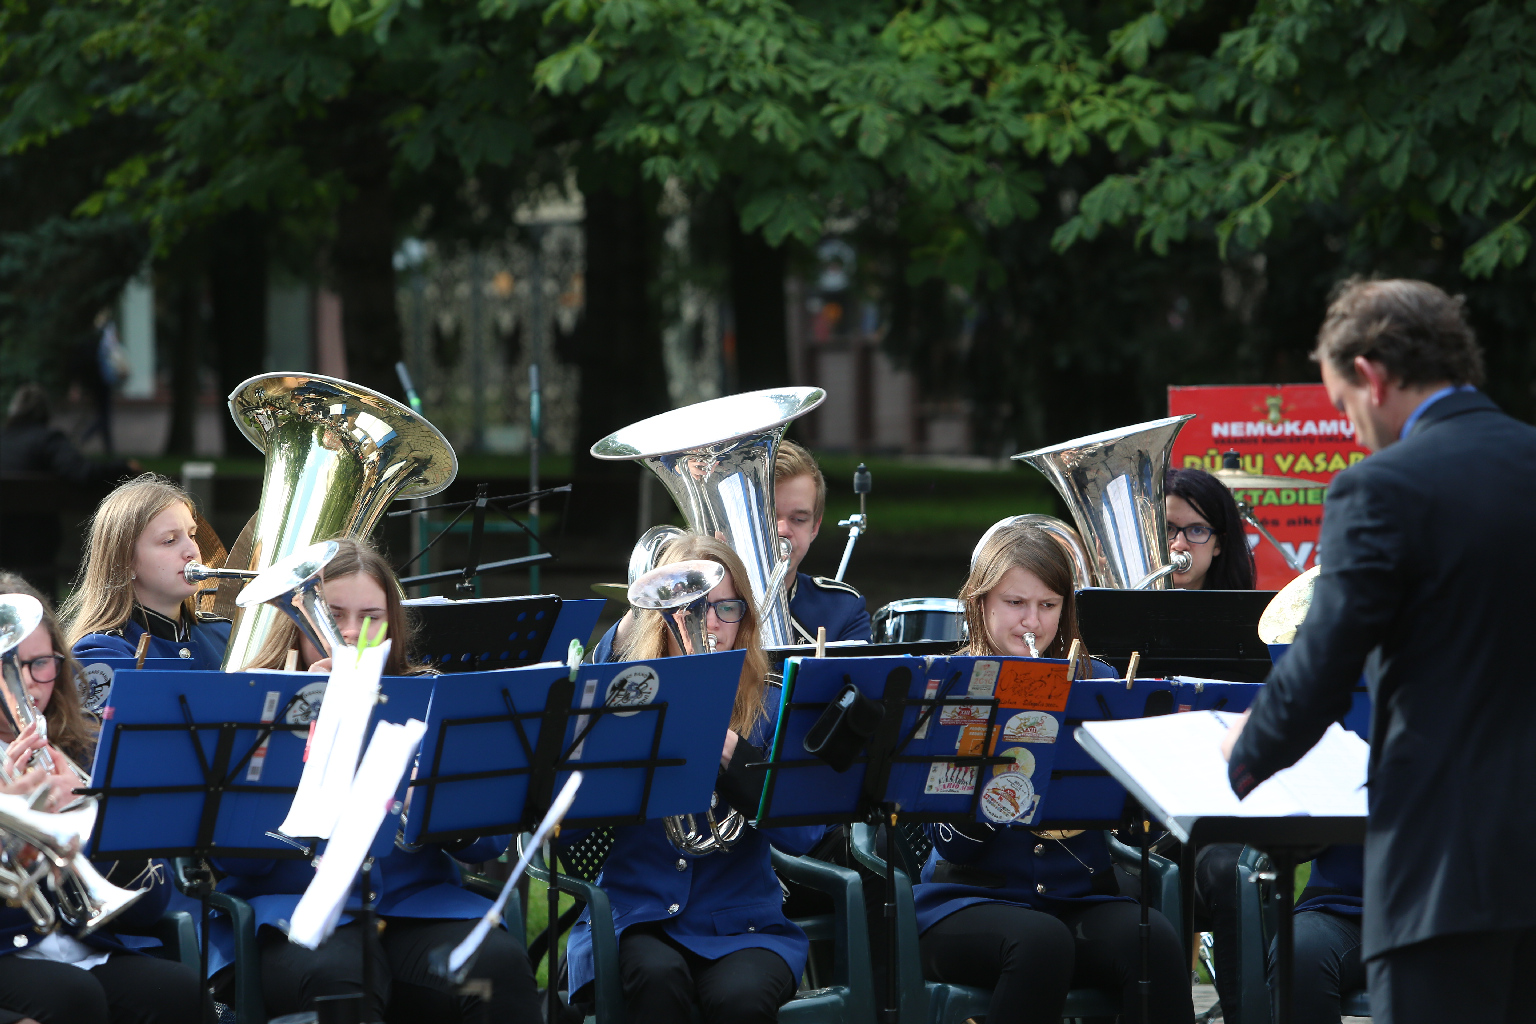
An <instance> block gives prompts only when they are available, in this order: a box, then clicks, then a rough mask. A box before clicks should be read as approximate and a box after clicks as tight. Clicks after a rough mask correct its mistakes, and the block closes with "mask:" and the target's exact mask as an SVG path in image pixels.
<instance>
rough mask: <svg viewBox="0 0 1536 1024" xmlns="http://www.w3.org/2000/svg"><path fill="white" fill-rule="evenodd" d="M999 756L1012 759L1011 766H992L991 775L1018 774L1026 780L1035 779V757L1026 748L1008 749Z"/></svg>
mask: <svg viewBox="0 0 1536 1024" xmlns="http://www.w3.org/2000/svg"><path fill="white" fill-rule="evenodd" d="M999 756H1000V757H1011V758H1013V764H1011V765H1007V764H995V765H993V766H992V774H993V775H1001V774H1003V773H1004V772H1018V773H1020V774H1021V775H1023V776H1024V777H1025V778H1028V779H1033V778H1034V777H1035V755H1034V754H1031V753H1030V752H1029V748H1028V747H1009V748H1008V749H1007V750H1005V751H1003V752H1002V754H1000V755H999Z"/></svg>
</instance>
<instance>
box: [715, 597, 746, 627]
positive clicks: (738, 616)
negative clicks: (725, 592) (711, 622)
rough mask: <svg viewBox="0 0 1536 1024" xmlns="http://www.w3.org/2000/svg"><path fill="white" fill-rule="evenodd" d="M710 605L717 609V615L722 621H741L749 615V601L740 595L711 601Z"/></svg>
mask: <svg viewBox="0 0 1536 1024" xmlns="http://www.w3.org/2000/svg"><path fill="white" fill-rule="evenodd" d="M709 607H711V608H713V609H714V610H715V617H716V618H718V619H719V620H720V621H721V622H740V621H741V620H742V619H744V618H746V615H747V602H746V601H744V600H743V599H741V598H739V597H727V598H722V599H721V600H719V601H711V602H709Z"/></svg>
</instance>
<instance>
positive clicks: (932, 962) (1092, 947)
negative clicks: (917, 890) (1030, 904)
mask: <svg viewBox="0 0 1536 1024" xmlns="http://www.w3.org/2000/svg"><path fill="white" fill-rule="evenodd" d="M1151 921H1152V955H1151V975H1152V999H1151V1004H1152V1020H1153V1021H1154V1022H1156V1024H1188V1022H1189V1020H1190V1018H1192V1017H1193V1016H1194V1014H1195V1011H1194V1005H1193V1002H1192V1000H1191V997H1190V990H1189V967H1188V965H1187V963H1185V961H1184V946H1183V944H1182V943H1181V942H1179V937H1178V934H1177V933H1175V932H1174V930H1173V925H1171V924H1169V923H1168V919H1167V918H1165V917H1163V915H1162V914H1159V913H1158V912H1157V911H1155V910H1154V911H1152V916H1151ZM1140 925H1141V908H1140V907H1139V906H1137V905H1136V904H1134V903H1123V902H1113V903H1085V904H1082V905H1081V906H1077V907H1071V908H1068V909H1067V910H1064V911H1062V912H1061V913H1060V915H1059V916H1057V915H1052V914H1045V913H1042V912H1040V911H1038V910H1030V909H1028V908H1027V907H1020V906H1014V905H1011V904H1006V903H976V904H972V905H971V906H969V907H966V908H964V909H963V910H959V911H956V912H955V913H953V914H950V915H949V916H948V917H946V918H944V919H943V920H942V921H940V922H939V923H938V924H936V925H934V926H933V927H932V928H929V929H928V930H927V931H925V932H923V937H922V951H923V974H924V975H925V976H926V977H929V978H932V979H933V980H935V981H943V982H947V983H949V984H952V985H974V986H976V987H978V988H990V989H991V990H992V1001H991V1003H990V1004H989V1005H988V1008H987V1024H1057V1022H1058V1021H1060V1020H1061V1008H1062V1005H1063V1004H1064V1003H1065V1002H1066V999H1067V991H1068V990H1069V989H1072V988H1102V989H1106V990H1108V991H1111V992H1118V993H1120V997H1121V1000H1122V1009H1123V1015H1122V1017H1121V1020H1124V1021H1127V1022H1132V1021H1135V1022H1139V1021H1141V1019H1142V1017H1141V994H1140V990H1139V989H1138V988H1137V985H1136V982H1137V980H1138V979H1139V978H1140V977H1141V945H1140V942H1139V929H1140Z"/></svg>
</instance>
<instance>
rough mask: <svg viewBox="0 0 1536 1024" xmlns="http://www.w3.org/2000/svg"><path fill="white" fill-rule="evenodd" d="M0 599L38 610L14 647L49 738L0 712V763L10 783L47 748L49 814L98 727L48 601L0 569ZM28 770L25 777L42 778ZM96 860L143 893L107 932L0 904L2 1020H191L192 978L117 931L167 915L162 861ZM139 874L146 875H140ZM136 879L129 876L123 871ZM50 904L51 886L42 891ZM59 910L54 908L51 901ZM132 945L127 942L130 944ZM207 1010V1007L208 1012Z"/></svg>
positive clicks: (70, 784) (160, 1023) (194, 1006)
mask: <svg viewBox="0 0 1536 1024" xmlns="http://www.w3.org/2000/svg"><path fill="white" fill-rule="evenodd" d="M0 594H26V595H27V596H29V597H34V598H37V599H38V601H39V602H40V603H41V604H42V605H43V612H44V614H43V621H42V624H41V625H39V626H38V628H37V629H35V630H33V631H32V632H31V633H30V634H29V635H28V636H27V637H26V638H25V639H24V640H22V642H21V644H20V645H19V646H18V647H17V648H16V660H17V662H18V665H19V668H20V672H21V680H22V684H23V685H24V686H25V687H26V690H27V693H28V695H29V696H30V697H31V698H32V700H33V702H34V703H35V704H36V705H37V708H38V710H39V711H41V712H42V713H43V719H44V721H46V722H47V723H48V728H47V730H46V738H45V737H44V736H39V735H38V731H37V728H36V727H35V726H33V725H28V726H26V727H25V728H24V729H22V730H21V734H20V735H16V734H14V733H12V731H11V729H10V727H9V723H7V722H5V721H4V718H3V716H0V743H3V744H4V752H3V758H4V764H5V770H6V772H7V773H8V774H9V775H11V776H12V777H22V776H23V775H24V774H28V768H29V764H30V762H31V760H32V757H33V756H34V754H35V753H36V752H37V751H38V750H40V749H42V748H43V747H44V746H45V745H46V746H47V748H48V750H49V752H50V753H51V754H52V755H53V760H54V764H55V768H56V771H55V772H54V773H53V774H52V775H50V776H49V777H48V778H47V780H46V781H45V783H44V784H45V785H48V786H50V787H51V788H52V789H53V793H52V794H51V796H50V797H49V798H48V802H47V804H46V809H47V810H50V811H57V810H58V809H59V808H60V807H62V806H64V805H65V804H66V803H67V802H68V801H70V800H72V799H73V797H72V795H71V791H72V790H73V789H75V788H76V787H77V786H79V785H80V783H79V780H78V779H76V778H75V777H74V776H73V775H72V774H71V772H70V769H69V768H68V767H67V766H66V763H65V761H64V755H68V756H69V757H70V758H71V759H73V760H74V761H75V762H76V763H77V764H80V765H89V764H90V757H91V754H92V753H93V752H94V750H95V748H96V723H95V722H94V721H92V720H91V719H90V718H88V717H87V716H86V715H85V714H84V712H83V711H82V710H81V708H80V691H79V687H78V683H79V679H80V675H81V673H80V666H79V664H78V663H77V662H76V661H75V659H74V658H73V657H71V656H70V655H69V648H68V647H67V646H66V645H65V643H64V632H63V630H62V629H61V628H60V627H59V622H58V619H57V618H55V617H54V614H53V609H52V608H51V607H49V604H48V601H47V600H46V599H45V598H44V597H43V596H42V594H40V593H39V592H38V591H37V590H36V589H34V588H33V587H31V586H30V585H28V584H27V583H26V581H25V580H22V579H21V578H20V577H18V576H14V575H12V574H10V573H0ZM40 771H42V769H41V768H32V769H31V772H33V773H35V772H40ZM117 867H118V865H116V864H112V865H109V864H98V865H97V868H98V870H100V871H101V872H102V873H103V874H106V875H108V877H109V880H111V881H113V882H114V883H116V884H118V885H121V886H123V887H124V888H128V889H147V890H148V891H147V892H146V893H145V894H144V895H143V896H140V897H139V899H138V901H137V902H135V903H134V904H133V905H132V906H131V907H129V908H128V909H127V910H125V911H123V913H122V914H121V915H120V916H119V917H117V918H116V919H114V920H113V921H112V922H111V923H109V924H108V925H107V926H106V927H104V928H102V929H100V930H98V931H95V932H92V933H91V934H90V935H87V936H84V937H80V936H77V935H75V934H74V933H73V930H72V929H70V928H67V927H63V926H62V925H61V926H60V927H59V928H57V929H56V930H54V931H53V932H50V933H49V934H47V935H39V934H38V932H37V930H36V928H35V927H34V925H33V922H32V918H31V917H30V915H29V914H28V913H27V912H26V911H24V910H20V909H17V908H15V907H0V1006H4V1007H6V1008H7V1009H6V1010H0V1021H11V1020H24V1019H31V1020H35V1021H38V1022H40V1024H128V1022H130V1021H132V1022H135V1024H197V1022H198V1021H200V1020H202V1019H204V1018H203V1010H204V1008H205V998H204V995H203V993H202V991H201V988H202V986H201V984H200V983H199V982H198V978H197V972H196V971H193V970H191V969H189V968H188V967H186V966H185V965H184V964H182V963H180V962H179V961H174V960H161V959H158V958H156V957H152V956H146V955H144V954H142V953H139V952H135V951H134V949H132V948H130V945H129V944H128V943H125V942H124V941H123V940H122V939H121V938H119V936H118V934H117V932H116V929H122V930H127V929H132V928H143V927H147V926H149V925H152V924H154V922H155V921H157V920H158V919H159V918H160V916H161V914H162V913H164V911H165V908H166V905H167V902H168V900H169V898H170V894H171V882H170V880H169V878H168V877H167V876H168V871H167V865H166V864H165V863H164V862H163V861H153V862H145V861H142V860H141V861H138V862H137V863H136V864H133V865H129V864H128V863H127V862H123V864H122V865H121V867H122V869H123V870H121V871H119V872H118V874H117V875H115V876H114V875H112V874H111V873H110V872H111V871H112V869H114V868H117ZM140 869H142V870H140ZM135 874H137V877H135V878H132V879H129V878H128V877H127V876H128V875H135ZM43 892H44V893H45V894H46V895H47V896H48V898H49V902H50V903H54V899H53V896H52V890H51V888H50V887H44V888H43ZM54 905H55V907H57V904H56V903H54ZM130 941H131V940H130ZM208 1009H210V1010H211V1007H208Z"/></svg>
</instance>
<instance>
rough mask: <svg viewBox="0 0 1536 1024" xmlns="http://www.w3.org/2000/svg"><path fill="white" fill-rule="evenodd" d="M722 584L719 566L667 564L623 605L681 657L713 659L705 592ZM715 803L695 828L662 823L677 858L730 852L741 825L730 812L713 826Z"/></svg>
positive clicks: (692, 818)
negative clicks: (651, 620) (656, 616)
mask: <svg viewBox="0 0 1536 1024" xmlns="http://www.w3.org/2000/svg"><path fill="white" fill-rule="evenodd" d="M723 579H725V566H723V565H721V564H720V563H719V562H711V561H709V560H708V559H702V558H700V559H691V560H688V561H683V562H671V563H668V564H667V565H662V566H658V567H657V568H655V569H652V570H650V571H649V572H646V573H642V574H641V575H640V576H639V577H638V578H637V579H635V580H634V581H633V582H632V583H630V585H629V603H630V604H631V605H632V606H634V607H636V608H643V609H646V610H648V611H654V612H658V613H660V615H661V620H662V621H663V622H664V623H666V626H667V631H668V632H669V633H670V634H671V635H672V638H673V639H674V640H676V641H677V646H678V649H679V650H680V651H682V652H683V653H684V654H702V653H713V652H714V650H715V637H714V634H713V633H708V632H705V629H704V626H705V623H706V621H707V619H706V616H707V613H708V609H709V604H708V602H709V592H710V591H711V590H714V589H715V588H716V587H718V586H719V585H720V581H721V580H723ZM716 806H718V798H717V797H716V796H715V794H713V793H711V794H710V795H709V810H707V811H705V812H704V822H703V824H702V825H701V824H700V823H699V820H698V816H697V815H693V814H678V815H674V816H672V817H670V818H663V819H662V827H663V828H664V829H666V833H667V840H668V842H670V843H671V844H672V845H673V846H674V847H675V848H676V849H677V851H678V852H679V853H686V854H689V855H691V856H695V857H702V856H705V855H707V854H711V853H723V852H725V851H726V850H729V849H730V848H731V847H733V846H735V845H736V843H737V841H738V840H740V839H741V834H742V832H744V831H745V830H746V827H747V820H746V818H744V817H742V815H741V814H739V813H738V812H736V811H734V810H732V811H730V812H729V813H728V814H726V816H725V817H723V818H721V819H719V820H716V819H715V808H716Z"/></svg>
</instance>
